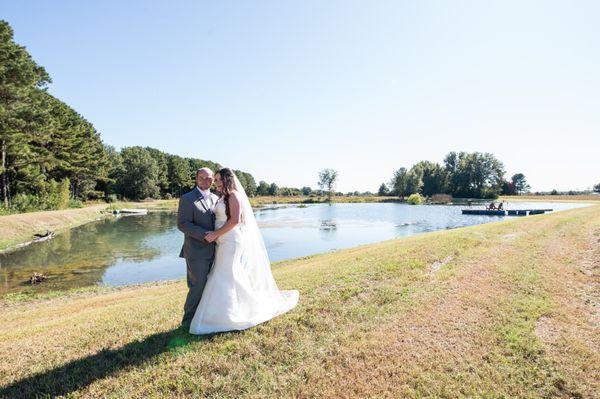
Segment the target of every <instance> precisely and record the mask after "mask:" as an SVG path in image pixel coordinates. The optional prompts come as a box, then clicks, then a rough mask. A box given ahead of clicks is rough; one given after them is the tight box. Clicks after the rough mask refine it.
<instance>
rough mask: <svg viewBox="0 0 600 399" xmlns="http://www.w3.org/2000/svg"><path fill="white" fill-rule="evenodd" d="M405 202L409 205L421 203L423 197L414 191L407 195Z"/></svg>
mask: <svg viewBox="0 0 600 399" xmlns="http://www.w3.org/2000/svg"><path fill="white" fill-rule="evenodd" d="M406 202H408V203H409V204H411V205H421V204H422V203H423V197H421V194H419V193H414V194H411V195H410V196H409V197H408V199H407V200H406Z"/></svg>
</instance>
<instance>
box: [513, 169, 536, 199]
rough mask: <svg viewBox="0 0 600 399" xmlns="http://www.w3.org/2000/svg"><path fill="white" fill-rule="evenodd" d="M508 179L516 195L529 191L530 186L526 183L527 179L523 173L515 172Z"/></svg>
mask: <svg viewBox="0 0 600 399" xmlns="http://www.w3.org/2000/svg"><path fill="white" fill-rule="evenodd" d="M510 180H511V183H512V185H513V187H514V190H515V192H516V193H517V195H521V194H523V193H524V192H526V191H529V189H530V188H531V186H530V185H529V184H528V183H527V179H525V175H524V174H523V173H517V174H515V175H513V176H512V177H511V178H510Z"/></svg>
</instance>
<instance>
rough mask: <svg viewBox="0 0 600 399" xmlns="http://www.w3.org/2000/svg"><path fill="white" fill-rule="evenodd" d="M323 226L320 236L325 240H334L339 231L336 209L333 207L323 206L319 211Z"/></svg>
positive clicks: (320, 228)
mask: <svg viewBox="0 0 600 399" xmlns="http://www.w3.org/2000/svg"><path fill="white" fill-rule="evenodd" d="M319 218H320V220H321V225H320V226H319V235H320V236H321V237H322V238H323V239H332V238H333V236H335V233H336V230H337V221H336V207H335V206H331V205H325V206H322V207H321V209H320V211H319Z"/></svg>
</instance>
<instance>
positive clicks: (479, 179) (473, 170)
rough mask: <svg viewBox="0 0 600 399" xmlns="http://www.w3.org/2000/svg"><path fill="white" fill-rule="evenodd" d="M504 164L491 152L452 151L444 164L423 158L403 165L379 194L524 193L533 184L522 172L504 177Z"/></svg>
mask: <svg viewBox="0 0 600 399" xmlns="http://www.w3.org/2000/svg"><path fill="white" fill-rule="evenodd" d="M504 174H505V172H504V165H503V164H502V162H500V161H499V160H498V159H496V157H494V156H493V155H492V154H489V153H480V152H473V153H467V152H458V153H457V152H450V153H449V154H448V155H446V157H445V159H444V164H443V165H441V164H439V163H434V162H430V161H421V162H419V163H417V164H415V165H413V166H412V167H411V168H410V169H406V168H404V167H401V168H399V169H398V170H397V171H396V172H395V173H394V176H393V177H392V179H391V181H390V183H389V187H388V186H386V184H385V183H383V184H382V185H381V187H380V188H379V195H394V196H399V197H408V196H410V195H411V194H421V195H423V196H427V197H429V196H432V195H434V194H450V195H452V196H454V197H461V198H496V197H498V195H499V194H523V193H524V192H527V191H528V190H529V188H530V186H529V185H528V184H527V181H526V179H525V175H523V174H522V173H518V174H516V175H514V176H513V177H512V178H511V180H510V181H506V180H505V179H504Z"/></svg>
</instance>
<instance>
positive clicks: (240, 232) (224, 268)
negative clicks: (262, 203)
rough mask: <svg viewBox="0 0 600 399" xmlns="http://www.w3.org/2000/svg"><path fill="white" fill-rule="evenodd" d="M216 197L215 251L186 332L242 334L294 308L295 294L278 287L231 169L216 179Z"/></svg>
mask: <svg viewBox="0 0 600 399" xmlns="http://www.w3.org/2000/svg"><path fill="white" fill-rule="evenodd" d="M215 184H216V186H217V190H218V191H219V192H220V194H221V197H220V198H219V200H218V201H217V203H216V205H215V211H214V212H215V215H216V220H215V231H211V232H208V233H207V234H206V236H205V239H206V240H207V241H209V242H213V241H216V243H217V246H216V252H215V259H214V262H213V265H212V267H211V270H210V273H209V274H208V280H207V282H206V287H205V288H204V292H203V294H202V299H200V304H199V305H198V308H197V310H196V313H195V314H194V318H193V319H192V323H191V325H190V333H191V334H211V333H216V332H221V331H231V330H244V329H246V328H250V327H253V326H255V325H257V324H260V323H263V322H265V321H267V320H270V319H272V318H274V317H276V316H278V315H280V314H282V313H285V312H287V311H289V310H291V309H293V308H294V307H295V306H296V305H297V303H298V298H299V293H298V291H295V290H294V291H280V290H279V289H278V288H277V284H276V283H275V279H274V278H273V274H272V273H271V263H270V261H269V256H268V255H267V250H266V249H265V244H264V242H263V238H262V234H261V233H260V230H259V229H258V225H257V223H256V219H255V218H254V213H253V211H252V207H251V206H250V201H249V200H248V196H247V195H246V193H245V192H244V188H243V187H242V186H241V184H240V182H239V180H238V179H237V177H236V176H235V174H234V172H233V170H231V169H229V168H223V169H221V170H219V171H218V172H217V173H216V175H215Z"/></svg>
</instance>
